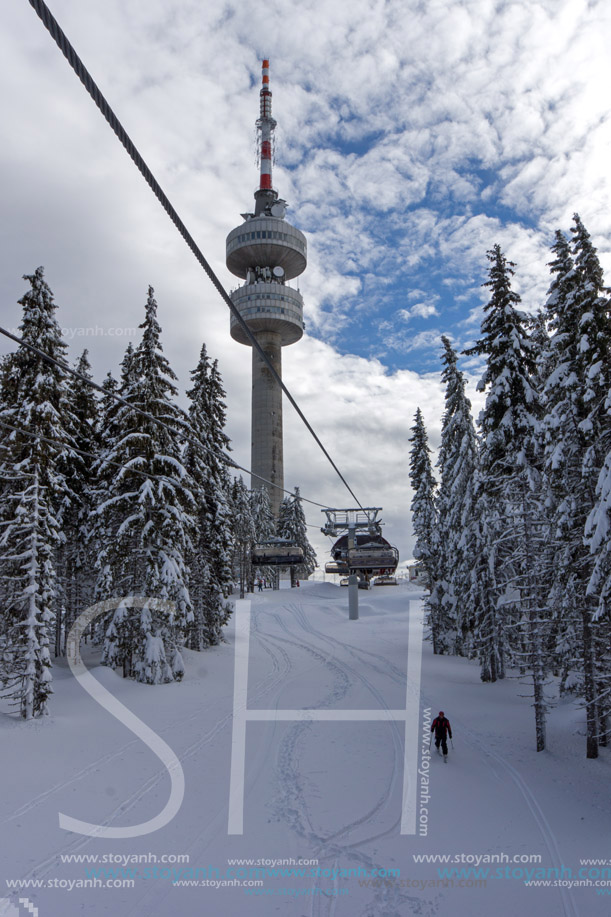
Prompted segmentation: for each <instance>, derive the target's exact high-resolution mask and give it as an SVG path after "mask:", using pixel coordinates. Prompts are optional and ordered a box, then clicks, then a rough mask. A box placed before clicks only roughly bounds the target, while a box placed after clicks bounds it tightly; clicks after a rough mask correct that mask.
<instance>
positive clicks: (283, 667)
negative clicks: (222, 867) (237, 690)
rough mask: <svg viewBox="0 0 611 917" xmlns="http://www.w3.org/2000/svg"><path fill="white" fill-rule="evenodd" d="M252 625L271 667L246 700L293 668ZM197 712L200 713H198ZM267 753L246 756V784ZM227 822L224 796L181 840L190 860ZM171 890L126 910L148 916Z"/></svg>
mask: <svg viewBox="0 0 611 917" xmlns="http://www.w3.org/2000/svg"><path fill="white" fill-rule="evenodd" d="M251 625H252V627H251V631H252V634H251V636H252V637H254V638H255V640H256V641H257V643H258V645H259V646H260V647H261V649H262V650H263V651H264V652H265V653H266V654H267V656H268V657H269V658H270V660H271V665H272V669H271V671H270V672H268V673H267V674H266V675H265V676H264V677H263V678H262V679H261V680H260V681H258V682H257V684H256V686H255V688H254V689H253V690H252V691H251V692H249V701H250V700H258V699H260V698H263V697H264V696H265V695H266V694H268V693H269V692H270V691H273V690H275V689H276V688H279V689H282V688H283V686H284V685H285V684H286V680H287V678H288V677H289V676H290V673H291V670H292V663H291V659H290V656H289V655H288V653H287V652H286V651H285V650H284V649H283V648H281V647H280V648H277V649H278V651H277V652H274V650H273V649H272V648H271V647H270V646H269V644H268V643H267V640H266V639H265V640H264V639H262V637H261V634H260V633H259V628H258V623H257V619H256V616H253V617H252V618H251ZM199 715H200V716H201V714H199ZM232 720H233V713H231V714H229V716H228V717H225V718H224V719H223V724H224V726H230V725H231V723H232ZM266 753H267V748H266V747H262V748H261V750H260V752H259V756H258V759H257V760H253V758H252V756H250V757H249V759H248V779H247V785H252V784H253V783H254V782H255V781H256V779H257V777H258V776H259V774H260V772H261V769H262V768H263V767H264V765H265V763H266ZM181 760H182V759H181ZM246 796H247V793H246V788H245V797H246ZM226 822H227V803H226V801H225V800H223V801H222V802H221V804H220V805H219V806H218V807H217V809H216V812H215V814H214V816H213V817H212V818H211V819H209V820H208V822H207V824H206V826H205V827H204V828H203V829H202V830H201V831H199V832H198V833H197V834H196V835H194V836H193V837H192V838H191V840H190V843H189V845H188V846H187V845H186V844H185V843H184V842H183V844H182V849H183V850H184V852H185V853H188V854H189V856H190V862H198V861H199V856H200V854H201V853H202V852H203V851H204V850H205V849H206V848H207V847H208V845H209V844H210V843H211V842H213V841H214V839H215V837H217V836H218V834H219V833H224V832H225V831H226ZM171 894H172V888H171V886H170V887H169V888H168V890H167V891H166V892H163V891H161V890H160V889H159V888H154V889H151V890H150V891H147V892H145V893H144V894H143V895H142V896H141V897H140V898H139V899H138V900H137V901H136V902H134V904H133V905H132V907H131V908H130V910H129V912H128V915H133V914H141V915H143V917H148V915H149V914H150V912H151V910H150V908H151V904H152V903H155V905H156V906H158V905H159V903H160V902H162V901H164V900H166V899H167V898H168V897H169V896H170V895H171Z"/></svg>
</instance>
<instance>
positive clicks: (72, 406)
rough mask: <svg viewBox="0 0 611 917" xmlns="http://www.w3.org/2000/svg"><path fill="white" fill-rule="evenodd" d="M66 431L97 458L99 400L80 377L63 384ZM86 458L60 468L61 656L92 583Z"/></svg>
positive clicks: (83, 366) (81, 364) (85, 368)
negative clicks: (64, 490)
mask: <svg viewBox="0 0 611 917" xmlns="http://www.w3.org/2000/svg"><path fill="white" fill-rule="evenodd" d="M75 369H76V371H77V372H78V373H79V374H80V375H81V376H83V377H84V378H85V379H91V378H92V377H91V365H90V363H89V354H88V351H87V350H84V351H83V353H82V354H81V356H80V358H79V360H78V361H77V363H76V366H75ZM67 403H68V408H69V421H70V424H71V427H70V433H71V435H72V439H73V442H74V444H75V446H76V447H77V448H78V449H79V450H81V451H82V452H86V453H88V454H89V456H94V457H95V456H97V452H98V447H99V438H98V425H99V418H98V400H97V398H96V395H95V392H94V389H93V388H92V387H91V386H90V385H87V383H86V382H84V381H82V380H81V379H77V378H74V377H71V379H70V383H69V385H68V394H67ZM93 460H95V458H94V459H92V458H91V457H87V456H84V455H81V454H80V452H75V453H74V455H73V457H71V458H70V461H62V459H61V458H60V460H59V464H60V468H61V470H62V471H63V472H64V475H65V477H66V480H67V482H68V485H69V499H68V500H66V501H64V505H63V506H62V511H61V519H60V521H61V528H62V540H61V546H60V550H59V559H58V569H59V575H60V580H61V583H62V588H63V592H64V600H65V615H64V620H63V621H62V619H61V616H60V615H59V614H57V615H56V619H55V655H56V656H58V655H60V654H63V653H64V652H65V641H66V636H67V633H68V631H69V630H70V627H71V626H72V624H73V622H74V621H75V619H76V618H77V616H78V614H79V612H81V611H83V610H84V609H85V608H87V606H89V605H91V602H92V600H93V589H94V585H95V557H96V555H95V554H94V553H93V552H92V550H91V544H90V542H89V537H88V536H89V518H90V514H91V507H92V502H91V483H92V482H91V467H92V461H93Z"/></svg>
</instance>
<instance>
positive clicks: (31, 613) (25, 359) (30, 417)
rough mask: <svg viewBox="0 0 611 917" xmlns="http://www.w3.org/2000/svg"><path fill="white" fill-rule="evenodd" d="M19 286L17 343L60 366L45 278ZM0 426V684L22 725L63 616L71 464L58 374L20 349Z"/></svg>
mask: <svg viewBox="0 0 611 917" xmlns="http://www.w3.org/2000/svg"><path fill="white" fill-rule="evenodd" d="M24 280H27V281H29V283H30V289H29V290H28V291H27V292H26V293H25V295H24V296H23V297H22V298H21V299H20V300H19V303H20V305H21V306H22V307H23V318H22V321H21V325H20V328H19V330H20V334H21V337H22V338H23V340H24V342H27V343H29V344H31V345H33V346H34V347H36V348H38V349H39V350H40V351H42V352H43V353H45V354H48V355H49V356H50V357H52V358H54V359H59V360H62V359H64V356H65V350H66V347H65V344H64V343H63V341H62V339H61V329H60V327H59V324H58V322H57V319H56V315H55V313H56V308H57V307H56V305H55V302H54V299H53V294H52V292H51V290H50V288H49V287H48V285H47V283H46V282H45V280H44V271H43V268H42V267H39V268H38V269H37V270H36V271H35V272H34V274H31V275H25V276H24ZM0 423H2V424H3V425H4V426H2V427H1V428H0V429H1V430H2V441H1V445H0V478H1V479H2V482H3V500H2V508H1V514H2V519H1V522H2V527H1V529H0V532H1V535H0V592H1V599H2V617H1V619H0V641H1V647H2V653H1V657H2V658H1V661H0V681H1V682H2V684H3V685H4V687H5V689H6V695H7V696H8V697H9V698H10V699H11V701H12V703H14V704H16V705H17V706H18V707H19V711H20V713H21V715H22V716H23V717H25V718H26V719H30V718H31V717H33V716H39V715H41V714H45V713H47V712H48V698H49V695H50V694H51V693H52V686H51V683H52V676H51V658H50V654H49V634H50V630H51V627H52V623H53V620H54V615H55V614H56V613H61V607H60V602H61V593H60V590H59V587H58V583H57V575H56V553H57V549H58V545H59V542H60V527H59V521H58V518H59V514H60V512H61V509H62V506H63V505H64V503H65V501H66V500H67V499H68V496H69V488H68V485H67V482H66V480H65V477H64V475H63V474H62V473H61V471H60V469H59V461H58V457H60V456H62V455H63V456H65V457H66V459H70V458H72V457H73V453H72V452H71V448H70V446H71V438H70V434H69V432H68V429H67V427H68V422H67V410H66V389H65V380H64V378H63V374H62V372H61V370H60V369H59V368H58V367H57V366H55V365H53V364H50V363H48V362H47V361H45V360H44V359H43V358H42V357H40V356H39V355H38V354H36V353H33V352H32V351H30V350H29V349H28V348H27V347H26V346H25V345H19V347H18V348H17V350H16V352H15V353H13V354H11V355H10V356H9V357H8V358H7V359H6V361H5V363H4V366H3V373H2V391H1V406H0ZM55 444H57V445H55Z"/></svg>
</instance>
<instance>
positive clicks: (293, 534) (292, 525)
mask: <svg viewBox="0 0 611 917" xmlns="http://www.w3.org/2000/svg"><path fill="white" fill-rule="evenodd" d="M301 504H302V500H301V497H300V495H299V488H298V487H296V488H295V492H294V494H293V495H292V496H290V497H289V496H287V497H285V498H284V499H283V500H282V502H281V504H280V511H279V513H278V524H277V527H276V530H277V532H278V537H279V538H283V539H285V540H286V541H290V542H291V544H296V545H298V547H300V548H301V549H302V551H303V563H302V564H297V565H294V566H291V568H290V572H291V586H295V585H296V584H297V581H298V580H300V579H307V578H308V577H309V576H311V574H312V573H313V572H314V570H315V569H316V552H315V551H314V548H313V547H312V545H311V544H310V542H309V540H308V532H307V527H306V526H307V523H306V518H305V513H304V511H303V506H302V505H301Z"/></svg>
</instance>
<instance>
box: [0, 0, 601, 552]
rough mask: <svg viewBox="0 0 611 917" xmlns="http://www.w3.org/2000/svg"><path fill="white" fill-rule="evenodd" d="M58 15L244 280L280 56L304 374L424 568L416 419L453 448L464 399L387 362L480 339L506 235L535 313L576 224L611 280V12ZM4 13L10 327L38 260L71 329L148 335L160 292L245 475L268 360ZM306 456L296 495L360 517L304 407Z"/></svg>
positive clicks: (36, 41) (182, 363)
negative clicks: (223, 400) (553, 253)
mask: <svg viewBox="0 0 611 917" xmlns="http://www.w3.org/2000/svg"><path fill="white" fill-rule="evenodd" d="M53 12H54V14H55V15H56V16H57V18H58V20H59V22H60V24H61V25H62V26H63V27H64V28H65V29H66V31H67V33H68V35H69V37H70V39H71V40H72V41H73V43H74V45H75V47H76V49H77V51H78V52H79V54H81V55H82V57H83V58H84V60H85V61H86V63H87V64H88V66H89V67H90V69H91V71H92V73H93V75H94V77H95V79H96V80H97V81H98V83H99V85H100V87H101V88H102V89H103V91H104V92H105V93H106V94H107V96H108V99H109V101H110V103H111V104H112V105H113V106H114V108H115V109H116V112H117V114H118V116H119V117H120V118H121V120H122V121H123V123H124V124H125V126H126V128H127V129H128V131H129V132H130V134H132V136H133V139H134V140H135V142H136V144H137V145H138V147H139V148H140V149H141V152H142V154H143V155H144V157H145V159H146V160H147V162H148V163H149V165H150V166H151V168H152V169H153V171H154V172H155V173H156V175H157V177H158V178H159V180H160V182H161V184H162V186H163V187H164V190H165V191H166V192H167V193H168V195H169V197H170V198H171V200H172V202H173V203H174V204H175V206H176V207H177V209H178V211H179V212H180V214H181V215H182V216H183V218H184V220H185V222H186V224H187V226H188V227H189V229H190V231H191V232H192V234H193V236H194V237H195V238H196V240H197V241H198V243H199V244H200V246H201V248H202V250H203V251H204V253H205V254H206V257H208V258H209V259H210V262H211V264H212V266H213V268H214V269H215V270H216V271H217V272H218V274H219V276H220V278H221V280H222V281H223V282H224V283H225V284H226V285H227V286H228V287H231V286H234V285H235V284H236V283H237V280H236V279H235V278H232V277H231V276H230V275H229V273H228V272H227V270H226V268H225V264H224V256H225V250H224V239H225V236H226V234H227V233H228V232H229V230H231V229H232V228H233V227H234V226H235V225H236V224H237V223H238V222H239V214H240V213H241V212H243V211H244V210H246V209H248V208H249V207H250V206H251V201H252V191H253V189H254V187H255V183H256V169H255V166H254V162H253V154H254V148H253V147H254V144H253V135H254V128H253V122H254V119H255V117H256V114H257V105H258V98H257V85H258V79H259V72H260V57H261V56H262V55H263V54H264V53H268V52H269V49H274V48H275V49H278V50H277V52H275V53H274V54H273V56H272V62H271V63H272V89H273V92H274V113H275V116H276V117H277V119H278V121H279V128H278V139H279V145H278V164H277V167H276V172H275V175H276V184H277V186H278V188H279V190H280V191H281V193H282V194H283V196H285V197H286V198H287V199H288V200H289V203H290V204H291V205H292V209H291V210H290V211H289V219H291V220H292V221H294V222H295V223H297V224H298V225H299V226H301V227H303V228H304V230H305V231H306V233H307V235H308V242H309V255H310V260H309V266H308V270H307V272H306V273H305V274H304V275H303V277H302V278H300V281H299V282H300V287H301V290H302V292H303V294H304V298H305V302H306V318H307V322H308V329H311V330H312V331H313V332H315V333H316V334H317V335H320V336H321V337H322V338H323V339H324V341H325V343H322V342H321V341H316V340H314V339H313V338H310V337H306V338H304V340H303V341H302V342H301V343H299V344H296V345H294V347H291V348H288V349H287V350H285V352H284V371H285V378H286V379H287V381H289V384H290V387H291V389H292V390H293V391H294V394H295V395H296V397H297V398H298V400H299V401H300V403H302V404H303V407H304V409H305V411H306V414H307V415H308V416H310V417H311V418H312V420H313V422H314V423H315V425H316V427H317V429H319V430H320V432H321V436H322V438H323V441H324V442H325V443H327V444H328V446H329V449H330V451H331V453H332V454H333V455H334V456H335V457H336V458H337V461H338V464H339V465H340V467H341V468H342V471H344V473H345V474H346V476H347V477H348V479H349V480H350V481H351V483H352V482H354V485H353V486H354V487H355V490H356V491H357V494H358V495H359V497H360V499H362V500H364V501H367V502H373V503H376V504H377V503H381V504H382V505H384V507H385V513H384V515H385V518H386V519H387V521H388V524H389V529H390V530H391V536H392V540H394V541H397V542H398V543H399V544H400V546H401V547H402V550H404V551H409V522H408V517H409V513H408V507H409V499H410V494H409V488H408V484H407V480H408V473H407V453H408V437H409V427H410V426H411V423H412V421H413V413H414V411H415V409H416V407H417V406H418V405H420V406H421V407H422V409H423V411H424V415H425V419H426V422H427V425H429V428H430V432H431V438H432V441H433V443H435V442H437V441H438V436H439V424H440V419H441V411H442V393H441V389H440V386H439V380H438V377H437V376H435V375H434V376H430V375H424V376H422V375H421V376H419V375H417V374H416V373H414V372H410V371H409V370H407V369H402V370H399V371H397V372H395V373H389V372H388V371H386V370H385V367H384V360H385V359H387V355H388V354H393V355H394V356H396V357H397V358H404V360H405V362H404V363H403V364H402V365H404V366H407V365H409V360H410V359H413V358H414V357H415V355H417V354H419V353H426V352H427V351H428V352H429V353H432V354H434V353H435V351H436V349H437V348H438V345H439V336H440V334H441V333H444V332H446V333H447V331H448V327H447V325H448V324H449V323H450V320H451V319H452V320H453V321H454V325H453V334H454V337H455V339H456V342H457V346H458V347H461V346H464V344H465V340H463V335H464V336H466V335H468V336H469V337H470V338H473V337H476V336H477V326H476V324H477V321H478V319H479V317H480V315H481V305H482V303H483V302H485V300H486V296H487V293H486V291H485V290H483V289H482V288H481V286H480V285H481V283H482V281H483V280H484V279H485V276H486V269H487V261H486V256H485V253H486V250H487V249H489V248H490V247H491V246H492V245H493V244H494V243H496V242H499V243H500V244H501V246H502V247H503V250H504V251H505V253H506V255H507V257H508V258H510V259H511V260H513V261H515V262H516V263H517V265H518V272H517V274H516V277H515V288H516V289H517V290H518V292H519V293H520V294H521V295H522V296H523V300H524V305H525V306H526V307H527V308H535V307H536V306H537V305H539V304H540V303H541V302H542V300H543V299H544V297H545V292H546V289H547V285H548V283H549V275H548V273H547V268H546V262H547V261H548V260H549V257H548V245H549V244H550V242H551V241H552V236H553V230H554V229H555V228H556V227H557V226H563V227H564V228H566V229H568V227H569V225H570V221H571V216H572V213H573V211H574V210H578V211H580V213H581V215H582V217H583V219H584V221H585V223H586V226H587V227H588V229H589V231H590V232H591V234H592V237H593V240H594V243H595V244H596V245H597V247H598V248H599V252H600V255H601V259H602V261H603V265H604V266H605V268H606V270H607V272H609V270H611V183H610V178H609V169H608V150H609V146H610V143H611V126H610V125H611V122H610V121H609V118H608V86H609V85H610V84H611V70H610V67H611V64H610V60H611V59H610V57H609V55H608V47H609V44H610V43H611V19H610V17H611V11H610V9H609V6H608V4H607V2H606V0H594V2H586V0H538V2H537V3H536V4H533V3H532V2H531V0H515V2H512V3H505V4H503V3H496V2H493V0H469V2H467V0H462V2H461V0H458V2H456V3H453V4H449V3H447V2H445V0H444V2H439V0H431V2H427V3H416V2H415V0H408V2H405V0H386V2H378V0H353V2H351V3H350V4H348V3H335V4H331V3H328V2H324V0H309V2H307V3H302V4H295V3H293V2H289V0H270V3H269V4H268V5H267V6H266V15H265V16H255V15H253V6H252V3H247V2H246V0H235V2H233V3H232V4H230V5H228V4H226V3H224V2H222V0H209V2H207V3H205V4H202V3H201V2H199V0H149V2H147V3H140V2H137V0H89V2H88V3H86V4H84V3H77V2H75V0H54V2H53ZM1 15H2V24H3V28H2V30H0V62H1V63H0V67H1V70H0V80H1V82H2V89H3V100H4V107H3V143H2V144H1V145H0V174H1V175H2V199H3V211H4V220H3V227H2V232H3V236H2V245H1V246H0V268H1V269H0V293H1V296H2V303H3V316H2V318H3V321H4V322H5V323H6V324H8V325H9V326H14V325H15V324H16V323H17V321H18V318H19V310H18V307H17V305H16V302H17V299H18V298H19V296H20V295H21V294H22V293H23V291H24V288H25V285H24V283H23V281H22V280H21V274H22V273H24V272H30V271H31V270H33V269H34V268H35V267H36V266H37V265H38V264H41V263H43V264H45V266H46V269H47V278H48V280H49V283H50V284H51V286H52V288H53V289H54V291H55V294H56V298H57V301H58V303H59V304H60V306H61V309H62V312H61V318H60V320H61V324H62V325H65V326H67V327H71V328H78V327H86V326H90V325H92V324H99V325H101V326H103V327H104V328H106V329H109V328H111V327H113V328H120V327H123V328H130V327H134V325H137V324H138V323H139V322H140V321H141V319H142V313H143V307H144V302H145V298H146V288H147V285H148V283H152V284H153V286H155V288H156V292H157V296H158V299H159V304H160V319H161V323H162V325H163V328H164V346H165V351H166V353H167V355H168V357H169V358H170V360H171V362H172V364H173V366H174V368H175V369H176V371H177V373H178V374H179V377H180V381H181V384H182V386H183V388H186V387H187V384H188V372H189V369H191V368H192V367H193V366H194V365H195V363H196V361H197V356H198V352H199V348H200V346H201V342H202V340H205V341H206V343H207V345H208V349H209V352H210V353H211V355H212V356H213V357H214V356H216V357H218V359H219V363H220V368H221V372H222V373H223V376H224V379H225V384H226V387H227V392H228V395H227V401H228V406H229V412H228V417H229V432H230V435H231V436H232V438H233V442H234V447H235V455H236V458H237V459H238V461H240V463H241V464H245V465H248V463H249V460H250V459H249V448H250V447H249V442H250V431H249V423H250V421H249V417H250V405H249V399H250V354H249V353H248V351H247V350H246V348H244V347H242V346H241V345H239V344H236V343H234V342H233V341H232V340H231V338H230V337H229V333H228V330H229V318H228V315H227V310H226V308H225V306H224V305H223V303H222V302H221V300H220V299H219V297H218V295H217V294H216V292H215V291H214V290H213V288H212V287H211V285H210V283H209V282H208V280H207V278H206V277H205V276H204V275H203V274H202V271H201V270H200V268H199V267H198V266H197V264H196V263H195V261H194V259H193V257H192V255H191V254H190V252H189V251H188V250H187V248H186V247H185V245H184V243H183V242H182V241H181V240H180V239H179V238H178V236H177V234H176V232H175V230H174V228H173V227H172V226H171V224H170V223H169V221H168V219H167V217H166V216H165V214H164V213H163V211H162V210H161V208H160V207H159V205H158V204H157V202H156V201H155V200H154V199H153V197H152V196H151V194H150V192H149V190H148V188H147V187H146V185H145V184H144V182H143V181H142V179H141V178H140V177H139V176H138V175H137V173H136V171H135V169H134V167H133V165H132V164H131V162H130V161H129V159H128V158H127V156H126V154H125V153H124V151H123V150H122V149H121V148H120V146H119V145H118V143H117V141H116V139H115V138H114V137H113V136H112V134H111V133H110V131H109V129H108V128H107V126H106V125H105V124H104V122H103V120H102V119H101V117H100V115H99V114H98V113H97V112H96V111H95V110H94V108H93V105H92V103H91V102H90V100H89V99H88V98H87V96H86V94H85V92H84V91H83V88H82V86H81V85H80V83H79V82H78V80H77V79H76V78H75V77H74V76H73V74H72V73H71V72H70V70H69V68H68V66H67V64H66V62H65V60H64V59H63V57H62V56H61V54H60V53H59V52H58V51H57V49H56V48H55V47H54V45H53V44H52V42H51V39H50V38H49V36H48V35H47V33H46V32H45V30H44V29H43V27H42V26H41V24H40V22H39V21H38V19H37V17H36V16H35V14H34V13H33V11H32V10H31V9H30V8H29V6H28V4H25V3H22V4H4V5H3V9H2V14H1ZM607 276H608V273H607ZM431 277H433V278H435V279H436V281H437V283H438V286H439V287H440V288H442V289H443V290H444V291H445V293H447V295H444V296H443V297H442V298H441V299H439V300H437V299H436V298H435V296H436V293H435V291H434V290H433V289H432V288H431V287H430V285H429V280H430V278H431ZM397 290H400V291H401V293H400V294H398V293H396V291H397ZM399 295H400V296H401V299H400V301H399V300H397V296H399ZM405 304H407V305H405ZM401 307H405V308H404V310H403V312H404V314H403V318H405V317H409V320H410V325H409V326H408V327H407V328H405V326H404V325H403V327H400V321H399V319H398V318H397V317H396V314H397V312H398V311H399V310H400V308H401ZM452 310H454V312H452ZM433 316H435V320H436V325H437V326H438V327H436V328H434V329H429V328H425V329H424V330H423V331H421V332H420V333H417V334H413V332H412V326H413V327H418V326H417V325H416V319H426V318H431V317H433ZM368 317H370V318H371V321H370V326H369V327H370V331H371V338H372V340H367V337H368V336H367V333H366V332H365V334H362V339H363V341H364V343H366V344H367V345H368V346H369V345H370V346H371V347H372V349H373V352H379V359H365V358H364V357H357V356H340V355H339V354H338V353H337V351H336V350H335V349H334V346H333V344H337V343H338V342H340V341H341V340H342V339H343V336H344V335H345V334H346V333H347V331H348V330H349V328H350V326H351V323H352V322H353V321H359V322H361V323H362V327H367V325H366V321H367V318H368ZM461 321H462V322H463V326H462V327H460V326H459V325H458V323H459V322H461ZM378 329H379V334H378ZM376 335H377V336H376ZM374 338H375V339H374ZM82 343H83V341H82V339H80V338H78V337H77V336H75V337H74V342H73V345H72V346H71V352H72V354H73V356H75V355H76V353H77V349H78V346H77V345H80V344H82ZM87 344H88V345H89V346H90V350H91V356H92V360H93V363H94V368H95V372H96V376H97V378H98V379H100V378H101V377H102V376H103V375H104V373H105V372H106V370H107V369H109V368H112V369H115V370H116V368H117V366H118V363H119V361H120V359H121V355H122V351H123V348H124V345H125V340H124V339H122V338H121V336H118V335H116V336H112V335H108V334H106V335H101V336H97V337H95V339H92V340H87ZM385 348H386V349H385ZM410 355H411V356H410ZM475 362H476V361H467V362H466V363H465V365H467V366H468V367H469V368H472V369H473V371H474V372H475V371H476V369H477V366H476V365H475ZM285 465H286V469H287V484H288V485H289V486H293V485H294V484H301V486H302V488H303V492H304V493H305V494H306V495H310V494H311V495H313V496H314V498H315V499H319V496H320V495H322V500H321V502H325V501H328V502H335V503H337V502H341V499H348V500H349V497H347V496H346V497H344V498H342V497H341V496H340V493H341V485H340V484H339V482H336V481H335V480H333V477H332V474H331V472H330V471H329V469H328V467H327V466H326V465H325V463H324V460H323V459H322V458H320V457H319V455H318V454H317V453H315V451H314V447H313V446H312V445H311V444H310V443H309V441H308V440H307V438H306V436H305V434H304V433H303V431H302V430H301V428H300V427H298V426H297V424H296V421H295V420H294V419H291V417H290V416H289V412H288V410H287V415H286V462H285ZM310 521H313V520H310Z"/></svg>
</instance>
